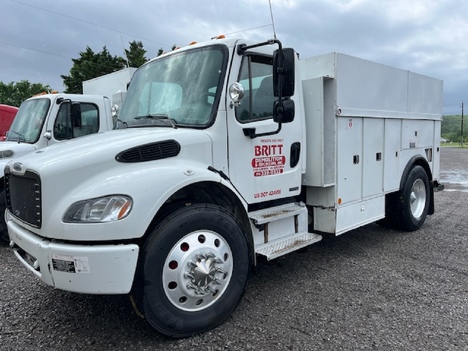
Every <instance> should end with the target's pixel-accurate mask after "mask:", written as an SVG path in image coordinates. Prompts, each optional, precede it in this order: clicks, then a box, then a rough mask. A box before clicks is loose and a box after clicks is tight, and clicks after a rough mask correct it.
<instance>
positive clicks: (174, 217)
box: [141, 204, 250, 337]
mask: <svg viewBox="0 0 468 351" xmlns="http://www.w3.org/2000/svg"><path fill="white" fill-rule="evenodd" d="M200 229H206V230H212V231H214V232H216V233H218V234H220V235H222V236H223V238H224V239H225V240H226V241H227V243H228V244H229V246H230V249H231V252H232V255H233V262H234V263H233V272H232V276H231V280H230V282H229V286H228V287H227V289H226V290H225V291H224V293H223V294H222V295H221V296H220V297H219V300H218V301H216V302H215V303H214V304H213V305H211V306H209V307H207V308H205V309H203V310H201V311H196V312H188V311H184V310H180V309H178V308H177V307H175V306H174V305H173V304H172V303H171V302H170V301H169V299H168V298H167V296H166V294H165V292H164V289H163V285H162V274H163V266H164V263H165V260H166V258H167V256H168V254H169V252H170V251H171V250H172V248H173V247H174V245H175V244H176V243H177V242H178V241H179V240H180V239H181V238H182V237H184V236H185V235H186V234H188V233H191V232H193V231H195V230H200ZM143 254H144V256H143V264H142V274H141V277H142V278H143V280H144V282H143V286H142V294H141V296H142V301H143V309H144V311H145V317H146V319H147V320H148V322H149V323H150V325H152V326H153V327H154V328H155V329H157V330H159V331H160V332H162V333H164V334H166V335H169V336H177V337H184V336H190V335H194V334H197V333H200V332H203V331H206V330H209V329H212V328H214V327H216V326H217V325H219V324H221V323H222V322H224V320H226V318H228V317H229V315H231V314H232V312H233V311H234V310H235V308H236V307H237V305H238V303H239V301H240V299H241V297H242V295H243V293H244V290H245V285H246V282H247V278H248V274H249V270H250V260H249V254H248V246H247V240H246V239H245V236H244V233H243V230H242V226H241V225H240V224H239V222H238V221H237V220H236V219H235V218H234V217H233V216H232V215H230V214H229V213H228V212H227V211H226V210H224V209H222V208H221V207H219V206H212V205H206V204H196V205H192V206H188V207H185V208H182V209H179V210H177V211H175V212H174V213H173V214H171V215H169V216H168V217H167V218H166V219H165V220H163V221H162V222H161V223H160V224H159V225H158V226H156V228H155V229H154V231H153V232H152V234H151V236H150V238H149V240H148V242H147V243H146V245H145V247H144V250H143Z"/></svg>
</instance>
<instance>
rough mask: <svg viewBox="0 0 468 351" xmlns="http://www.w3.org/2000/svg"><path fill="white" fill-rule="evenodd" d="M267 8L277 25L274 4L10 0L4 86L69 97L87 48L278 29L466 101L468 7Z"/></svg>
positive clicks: (418, 0) (2, 49)
mask: <svg viewBox="0 0 468 351" xmlns="http://www.w3.org/2000/svg"><path fill="white" fill-rule="evenodd" d="M271 9H272V11H273V12H272V13H273V19H274V26H273V23H272V15H271V13H270V2H269V1H268V0H238V1H236V2H232V1H227V0H198V1H196V2H195V1H183V0H134V1H123V0H113V1H111V0H100V1H99V2H98V3H97V2H95V1H91V0H68V1H66V2H64V1H62V2H57V1H53V0H42V1H41V2H37V1H35V0H10V1H7V0H4V1H2V2H0V11H1V12H2V16H3V22H2V26H3V28H8V31H5V33H4V35H2V37H1V38H0V54H1V55H2V60H1V61H0V81H2V82H10V81H20V80H23V79H26V80H29V81H31V82H38V81H40V82H42V83H45V84H49V85H51V86H52V87H53V88H54V89H58V90H63V86H62V80H61V79H60V75H61V74H65V75H66V74H68V73H69V70H70V68H71V67H72V61H71V59H72V58H78V57H79V53H80V52H81V51H84V50H85V49H86V46H89V47H91V48H92V49H93V50H94V51H95V52H98V51H100V50H101V49H102V48H103V47H104V46H106V47H107V49H108V50H109V52H110V53H111V54H112V55H120V56H122V55H123V53H124V48H127V47H128V43H129V42H130V41H133V40H137V41H142V43H143V45H144V48H145V49H146V50H147V56H148V57H153V56H155V55H156V54H157V52H158V50H159V49H160V48H163V49H164V50H170V49H171V47H172V45H174V44H176V45H179V46H184V45H187V44H189V43H190V42H192V41H197V42H200V41H205V40H208V39H210V38H211V37H214V36H216V35H219V34H226V35H228V36H229V37H240V38H249V39H253V40H258V41H263V40H265V39H269V38H272V37H273V36H274V34H275V33H274V30H275V32H276V36H277V38H278V39H280V40H281V41H282V42H283V44H284V45H285V46H288V47H293V48H295V49H296V50H297V51H298V52H299V53H300V54H301V57H303V58H305V57H310V56H313V55H319V54H323V53H326V52H330V51H338V52H344V53H346V54H350V55H354V56H358V57H362V58H365V59H369V60H373V61H377V62H381V63H384V64H388V65H392V66H397V67H400V68H404V69H409V70H412V71H416V72H418V73H422V74H427V75H430V76H435V77H437V78H440V79H443V80H444V86H445V96H446V101H448V102H449V103H450V104H452V103H453V102H452V101H456V100H459V102H461V99H466V100H468V77H466V71H467V68H468V67H467V65H468V60H467V59H466V57H468V44H467V43H466V38H467V37H468V20H467V19H466V18H465V17H466V16H465V14H466V13H468V2H458V3H457V4H456V5H455V6H454V5H453V4H452V3H451V2H449V1H447V0H431V1H427V0H412V1H408V0H271ZM39 76H41V77H42V78H41V79H40V78H39ZM41 80H42V81H41ZM448 105H449V104H448ZM448 107H450V106H448ZM454 111H455V110H452V112H454Z"/></svg>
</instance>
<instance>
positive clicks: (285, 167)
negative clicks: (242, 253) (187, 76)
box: [227, 52, 304, 204]
mask: <svg viewBox="0 0 468 351" xmlns="http://www.w3.org/2000/svg"><path fill="white" fill-rule="evenodd" d="M240 60H241V62H240V69H239V74H238V75H237V77H236V74H231V77H232V78H231V82H230V84H232V83H233V82H235V81H237V82H240V83H241V84H242V85H243V87H244V89H245V95H244V97H243V98H242V99H241V101H240V104H239V105H238V106H232V107H231V108H228V109H227V110H228V111H227V117H228V162H229V177H230V179H231V181H232V183H233V184H234V186H235V187H236V189H237V190H238V191H239V192H240V193H241V195H242V197H243V198H244V199H245V200H246V201H247V202H248V203H249V204H252V203H260V202H264V201H270V200H275V199H280V198H285V197H289V196H294V195H297V194H299V193H300V188H301V162H300V159H301V157H302V150H304V147H303V145H302V131H301V119H300V118H299V116H298V115H297V113H296V116H295V118H294V120H293V122H290V123H283V124H282V128H281V130H280V131H279V132H278V133H274V134H272V135H268V136H258V137H253V138H251V137H250V136H249V135H250V134H252V132H255V133H256V134H261V133H268V132H272V131H273V132H274V131H276V130H277V129H278V123H276V122H274V121H273V107H274V102H275V100H276V99H277V98H276V97H275V96H274V90H273V89H274V87H273V67H272V64H273V58H272V56H271V55H266V54H261V53H253V52H246V53H244V54H243V56H242V57H241V58H240ZM228 99H230V98H229V97H228ZM292 99H293V100H294V96H292ZM228 102H229V101H228Z"/></svg>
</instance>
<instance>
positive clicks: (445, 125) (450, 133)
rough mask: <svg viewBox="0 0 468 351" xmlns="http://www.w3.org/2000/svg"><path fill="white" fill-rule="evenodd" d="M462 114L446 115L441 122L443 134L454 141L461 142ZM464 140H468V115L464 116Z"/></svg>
mask: <svg viewBox="0 0 468 351" xmlns="http://www.w3.org/2000/svg"><path fill="white" fill-rule="evenodd" d="M461 120H462V116H461V115H449V116H444V117H443V119H442V123H441V135H442V137H443V138H445V139H447V140H450V141H451V142H453V143H459V142H461V136H462V134H461V124H462V123H461ZM463 122H464V123H463V142H464V143H465V142H466V141H467V140H468V117H467V116H463Z"/></svg>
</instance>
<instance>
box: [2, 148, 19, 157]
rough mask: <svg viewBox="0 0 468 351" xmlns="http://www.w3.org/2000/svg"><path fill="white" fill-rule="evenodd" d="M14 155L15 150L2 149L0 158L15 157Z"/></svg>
mask: <svg viewBox="0 0 468 351" xmlns="http://www.w3.org/2000/svg"><path fill="white" fill-rule="evenodd" d="M14 155H15V153H14V152H13V150H3V151H0V158H10V157H13V156H14Z"/></svg>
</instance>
